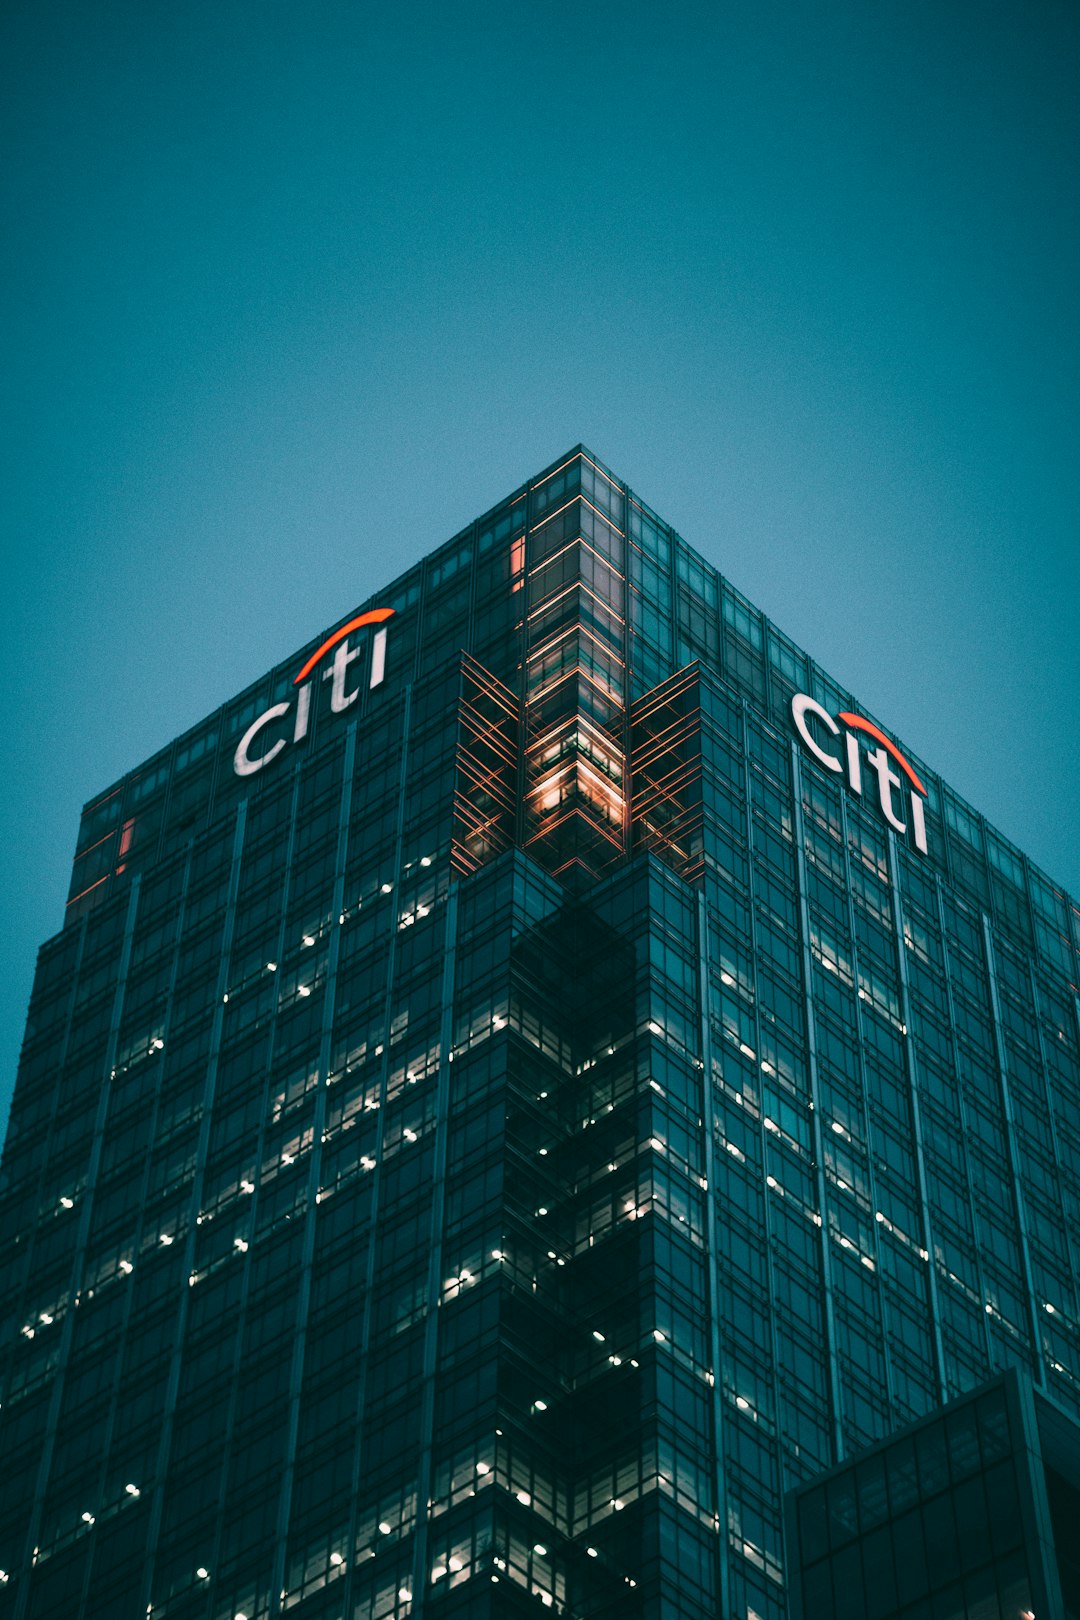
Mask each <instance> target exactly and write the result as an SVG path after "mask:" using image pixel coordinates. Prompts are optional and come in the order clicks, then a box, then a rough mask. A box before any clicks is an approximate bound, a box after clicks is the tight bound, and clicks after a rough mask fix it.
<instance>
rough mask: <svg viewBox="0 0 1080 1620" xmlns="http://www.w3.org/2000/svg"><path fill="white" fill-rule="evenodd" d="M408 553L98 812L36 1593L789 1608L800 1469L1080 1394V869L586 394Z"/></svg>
mask: <svg viewBox="0 0 1080 1620" xmlns="http://www.w3.org/2000/svg"><path fill="white" fill-rule="evenodd" d="M369 609H392V610H393V617H392V618H389V619H387V620H385V621H384V623H383V625H382V627H381V628H379V629H376V628H374V627H373V626H371V625H367V626H365V627H362V628H359V629H357V630H356V631H355V632H353V633H351V634H350V635H349V637H348V638H341V639H338V640H336V642H335V640H334V637H330V638H329V641H328V642H327V644H326V647H325V650H324V649H323V646H322V644H323V639H324V638H322V637H320V638H318V639H317V640H314V641H313V642H312V643H311V645H310V646H309V647H307V648H305V649H301V651H300V652H299V653H297V654H296V655H295V656H294V657H293V658H290V659H289V660H288V662H287V663H285V664H283V665H281V666H279V667H278V668H277V669H275V670H273V671H271V672H270V674H269V675H267V676H266V677H265V679H263V680H261V681H260V682H258V683H257V684H256V685H255V686H253V687H251V688H250V689H249V690H248V691H246V692H244V693H242V694H241V695H240V696H239V697H237V698H236V699H235V700H233V701H232V702H230V703H228V704H226V705H225V706H224V707H223V708H222V709H221V710H220V711H219V712H218V713H217V714H215V715H213V716H212V717H211V718H210V719H208V720H207V721H206V722H205V723H203V724H202V725H200V726H198V727H196V728H194V729H193V730H192V731H191V732H189V733H187V734H186V735H184V736H183V737H180V738H178V739H177V740H176V741H175V742H174V743H173V744H172V745H171V746H170V747H169V748H167V749H165V750H163V751H162V753H161V754H160V755H159V756H157V757H156V758H154V759H152V760H150V761H148V762H147V763H146V764H145V765H142V766H140V767H139V768H138V769H137V770H135V771H132V772H131V773H130V774H129V775H128V776H126V777H125V778H124V779H123V781H121V782H120V783H118V784H116V785H115V786H114V787H112V788H111V789H109V791H108V792H106V793H104V794H102V795H100V796H99V797H97V798H96V799H94V800H93V801H91V802H90V804H88V805H87V807H86V810H85V812H84V815H83V819H82V824H81V828H80V834H79V840H78V845H77V849H76V855H75V860H74V866H73V876H72V883H71V890H70V897H69V902H68V908H67V918H66V923H65V926H64V928H63V930H62V931H61V932H60V933H59V934H58V935H57V936H56V937H55V938H54V939H52V940H50V941H48V942H47V943H46V944H45V945H44V946H43V947H42V951H41V955H40V959H39V963H38V971H37V977H36V980H35V986H34V992H33V997H32V1001H31V1008H30V1017H29V1023H28V1028H27V1036H26V1042H25V1046H24V1050H23V1057H22V1064H21V1068H20V1074H19V1080H18V1086H17V1089H16V1095H15V1101H14V1106H13V1112H12V1119H11V1125H10V1128H9V1134H8V1140H7V1145H6V1148H5V1155H4V1161H3V1187H2V1191H0V1199H2V1219H3V1230H4V1249H3V1253H4V1265H3V1274H2V1278H0V1288H2V1294H0V1298H2V1302H3V1318H2V1324H0V1358H2V1359H0V1378H2V1385H0V1399H2V1410H0V1447H2V1455H3V1458H4V1466H3V1469H2V1470H0V1498H2V1500H0V1620H6V1617H8V1616H10V1617H12V1620H52V1617H55V1620H75V1617H80V1620H81V1617H86V1620H91V1617H98V1616H102V1617H108V1620H112V1617H116V1620H125V1617H127V1616H132V1617H134V1620H143V1617H145V1616H147V1615H153V1616H155V1617H160V1616H171V1617H174V1620H195V1617H198V1620H238V1617H240V1616H243V1617H244V1620H268V1617H277V1616H279V1615H284V1614H285V1613H286V1612H288V1613H290V1614H291V1613H294V1612H295V1613H296V1614H297V1615H298V1617H299V1620H315V1617H318V1620H346V1617H348V1620H375V1617H388V1616H401V1617H404V1616H407V1615H408V1616H421V1615H424V1614H427V1613H430V1614H431V1615H433V1616H434V1615H436V1614H438V1615H441V1614H445V1615H446V1616H447V1617H451V1616H455V1615H463V1616H478V1617H483V1616H488V1615H490V1616H492V1617H495V1616H501V1615H504V1614H505V1615H517V1614H522V1615H531V1614H533V1613H535V1612H537V1611H539V1610H540V1609H543V1608H549V1609H552V1610H553V1611H554V1612H556V1613H558V1614H562V1615H565V1616H573V1617H580V1620H623V1617H634V1616H640V1617H642V1620H645V1617H648V1620H654V1617H656V1620H661V1617H663V1620H675V1617H679V1620H706V1617H708V1620H713V1617H723V1620H729V1617H731V1620H782V1617H783V1616H786V1614H787V1613H788V1607H787V1585H786V1582H787V1575H786V1565H785V1549H784V1529H783V1499H784V1494H785V1492H786V1491H789V1490H791V1489H792V1488H793V1487H796V1486H798V1485H800V1484H802V1483H804V1482H805V1481H807V1480H808V1479H809V1478H810V1477H811V1476H813V1475H815V1474H817V1473H819V1472H820V1471H821V1470H823V1469H828V1468H830V1467H832V1466H834V1465H835V1464H837V1463H839V1462H841V1461H842V1460H843V1459H845V1458H848V1457H851V1456H853V1455H854V1454H855V1453H857V1452H859V1451H861V1450H862V1449H863V1448H865V1447H867V1446H868V1445H872V1444H874V1443H875V1442H878V1441H880V1440H882V1439H883V1438H884V1437H886V1436H888V1435H890V1434H891V1433H893V1432H894V1431H895V1430H897V1429H898V1428H901V1427H902V1426H903V1425H905V1424H908V1423H910V1422H911V1421H912V1420H913V1419H916V1418H919V1417H920V1416H923V1415H924V1414H927V1413H929V1412H930V1411H932V1410H934V1409H935V1408H937V1407H938V1406H939V1405H940V1404H941V1403H942V1402H943V1401H945V1400H948V1399H950V1398H952V1397H955V1396H957V1395H960V1394H962V1393H963V1392H965V1391H968V1390H971V1389H973V1388H974V1387H975V1386H977V1385H979V1384H981V1383H983V1382H984V1381H985V1380H986V1379H987V1378H989V1377H991V1376H992V1375H993V1374H995V1373H997V1372H1000V1371H1002V1370H1004V1369H1006V1368H1017V1369H1020V1370H1021V1371H1022V1372H1023V1373H1024V1375H1025V1376H1026V1377H1027V1378H1028V1379H1030V1380H1031V1382H1032V1383H1033V1385H1034V1386H1035V1387H1036V1388H1037V1389H1038V1390H1039V1391H1040V1392H1041V1393H1042V1395H1044V1396H1045V1397H1046V1398H1047V1399H1049V1400H1051V1401H1053V1402H1054V1403H1056V1405H1057V1406H1059V1407H1060V1408H1061V1409H1062V1411H1064V1412H1066V1413H1073V1414H1074V1415H1075V1414H1076V1413H1077V1412H1078V1411H1080V1343H1078V1333H1080V1328H1078V1323H1080V1316H1078V1299H1077V1258H1078V1240H1077V1232H1078V1230H1080V1223H1078V1219H1077V1217H1078V1212H1080V1152H1078V1146H1080V1009H1078V1002H1077V991H1076V986H1077V984H1078V983H1080V909H1078V908H1077V906H1076V904H1075V903H1074V902H1072V901H1071V900H1070V899H1069V897H1068V896H1066V895H1065V894H1063V893H1062V892H1061V891H1060V890H1059V889H1058V888H1057V887H1056V886H1055V885H1054V884H1053V883H1052V882H1051V881H1050V880H1049V879H1048V878H1047V877H1046V876H1045V875H1044V874H1042V873H1041V872H1039V871H1038V870H1037V869H1036V868H1035V867H1034V866H1032V864H1031V863H1030V862H1029V861H1027V859H1026V858H1025V857H1024V856H1023V855H1022V854H1021V853H1020V851H1018V850H1016V849H1015V848H1013V847H1012V846H1011V845H1009V844H1008V843H1007V842H1006V841H1005V840H1004V839H1002V838H1001V837H1000V835H999V834H997V833H996V832H995V831H994V829H993V828H991V827H989V826H987V825H986V824H985V822H984V821H983V820H982V819H981V818H980V817H979V816H978V814H977V813H976V812H975V811H974V810H972V809H971V808H970V807H969V806H967V805H965V804H964V803H963V802H962V801H961V800H960V799H958V798H957V797H956V796H955V795H954V794H953V793H952V792H951V791H950V790H949V789H948V787H947V786H946V785H945V784H944V783H943V782H942V781H940V779H939V778H938V777H937V776H935V775H934V774H933V773H932V772H930V771H929V770H928V769H927V768H926V767H925V766H924V765H923V764H922V762H921V761H919V760H918V759H917V758H915V756H914V755H912V754H911V752H910V750H907V749H905V750H904V753H903V768H901V763H900V762H899V754H898V750H897V748H896V745H895V743H894V742H893V741H892V740H891V739H889V738H887V737H883V734H882V732H881V730H880V727H879V725H878V724H877V722H874V721H872V720H871V719H870V717H868V716H866V715H865V713H864V712H863V711H861V710H859V708H858V705H857V703H856V701H855V700H854V699H853V698H852V697H851V696H850V694H848V693H846V692H844V691H842V690H841V689H839V688H838V687H837V686H836V685H835V684H834V683H833V682H832V681H831V680H830V679H829V678H828V676H826V675H825V674H824V672H823V671H821V670H820V669H819V668H818V667H817V666H816V665H815V664H814V663H813V662H812V661H811V660H810V659H809V658H808V657H807V656H806V655H805V654H804V653H802V652H801V651H800V650H799V649H798V648H796V647H795V646H793V645H792V644H791V643H790V642H789V641H788V640H787V639H786V638H785V637H784V636H782V635H781V634H780V632H779V631H777V630H776V629H775V628H774V627H773V626H772V625H771V624H769V622H768V621H767V620H765V619H764V618H763V617H762V615H761V614H760V613H759V612H758V611H757V610H756V609H755V608H753V607H752V606H751V605H750V604H749V603H748V602H747V601H746V600H745V599H744V598H743V597H741V596H740V595H739V594H738V592H736V591H735V590H734V589H733V588H732V587H731V586H730V585H729V584H728V583H727V581H726V580H724V579H723V578H721V577H720V576H719V575H718V574H717V573H716V571H715V570H714V569H713V568H711V567H710V566H709V564H708V563H706V562H705V561H704V559H703V558H701V557H700V556H699V555H698V554H697V553H695V552H694V551H692V550H691V548H690V547H689V546H687V545H686V544H685V543H684V542H683V541H682V540H681V539H680V537H679V536H678V535H676V534H674V533H673V532H672V531H671V529H670V528H669V527H667V526H666V525H665V524H664V523H663V522H662V521H661V520H660V519H659V518H658V517H656V515H655V514H654V513H652V512H651V511H650V510H649V509H648V508H647V507H646V506H644V505H643V504H642V503H641V502H640V501H639V500H638V499H637V498H636V497H635V496H634V495H633V493H632V491H630V490H629V489H628V488H627V487H626V486H625V485H624V484H623V483H621V482H620V481H619V480H618V479H616V478H615V477H613V475H612V474H611V473H610V472H609V471H608V470H607V469H605V468H604V467H603V466H602V465H601V464H600V463H599V462H598V461H597V460H596V459H595V458H594V457H593V456H591V455H590V454H589V453H588V452H587V451H585V450H584V449H583V448H581V447H578V449H576V450H575V451H573V452H571V453H570V454H569V455H567V456H566V457H564V458H563V459H562V460H561V461H560V462H559V463H558V464H556V465H555V466H554V467H552V468H551V469H549V470H548V471H546V472H545V473H543V474H542V475H540V476H539V477H538V478H536V479H534V480H531V481H530V482H529V483H528V484H527V485H525V486H523V487H522V488H521V489H519V490H517V491H516V492H515V493H514V494H513V495H512V496H511V497H510V498H509V499H507V500H506V501H505V502H503V503H501V504H500V506H498V507H497V508H496V509H495V510H494V511H492V512H490V513H488V514H486V515H485V516H483V517H481V518H480V519H478V520H477V521H476V522H475V523H473V524H472V525H470V527H469V528H467V529H466V530H464V531H463V532H462V533H461V534H459V535H457V536H455V537H454V539H452V540H451V541H449V542H448V543H447V544H446V545H444V546H442V547H440V548H439V550H437V551H436V552H434V553H433V554H432V555H431V556H429V557H427V558H426V559H424V560H423V562H422V563H420V564H418V565H417V566H416V567H415V568H414V569H412V570H411V571H410V572H409V573H407V574H406V575H404V576H403V577H402V578H400V579H398V580H396V581H395V582H393V583H392V584H391V585H390V586H389V587H387V588H386V589H385V590H382V591H380V593H379V594H378V596H377V597H375V596H372V597H371V598H369V599H368V600H367V601H366V602H365V603H363V604H362V605H361V614H362V613H363V611H364V610H369ZM346 622H351V621H343V625H344V624H345V623H346ZM317 654H318V655H320V656H318V657H317V658H316V655H317ZM312 659H315V663H314V664H313V665H312V667H311V669H310V670H308V665H311V664H312ZM305 672H306V673H305ZM309 676H310V678H309ZM324 677H325V678H324ZM797 698H798V699H800V700H801V699H805V700H806V702H808V703H810V704H812V705H813V708H812V709H811V710H810V711H805V710H804V709H800V706H799V704H798V703H794V700H796V699H797ZM793 703H794V707H793ZM807 712H808V713H809V714H810V719H809V720H807V719H805V718H803V720H802V721H801V724H797V723H796V714H797V713H798V714H805V713H807ZM834 717H839V718H834ZM868 727H873V733H871V731H870V730H869V729H867V728H868ZM844 728H846V729H844ZM875 738H883V740H881V741H880V742H879V747H878V749H877V751H876V755H875V752H874V750H873V749H872V747H871V743H872V742H873V740H874V739H875ZM845 751H846V752H845ZM890 761H891V762H892V763H891V764H890ZM894 765H895V770H893V766H894ZM905 771H906V772H907V778H906V779H904V780H903V781H902V776H903V772H905ZM845 772H846V774H845ZM890 773H891V775H890ZM875 777H876V779H877V780H876V783H875ZM909 780H910V781H911V782H917V783H918V795H917V796H916V789H915V787H910V788H909V786H908V781H909ZM893 783H895V784H896V785H895V787H894V786H893V785H892V784H893ZM920 834H921V836H920ZM923 846H925V847H923ZM823 1612H824V1611H823ZM996 1612H997V1611H996V1610H993V1609H986V1610H985V1612H983V1611H980V1620H990V1616H992V1615H993V1614H995V1613H996ZM1004 1612H1005V1611H1002V1613H1004ZM1009 1620H1013V1617H1012V1616H1011V1614H1010V1617H1009ZM1039 1620H1044V1617H1043V1615H1042V1614H1040V1615H1039Z"/></svg>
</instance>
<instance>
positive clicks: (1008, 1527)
mask: <svg viewBox="0 0 1080 1620" xmlns="http://www.w3.org/2000/svg"><path fill="white" fill-rule="evenodd" d="M789 1515H790V1516H789V1525H788V1532H789V1533H788V1546H789V1548H790V1549H791V1550H792V1568H791V1570H790V1577H791V1579H790V1592H791V1608H792V1614H793V1617H794V1620H813V1617H814V1616H815V1615H834V1616H835V1617H836V1620H888V1617H890V1616H894V1615H895V1616H899V1617H901V1620H968V1617H969V1616H971V1617H976V1620H981V1617H982V1616H984V1615H1001V1616H1005V1617H1007V1620H1034V1616H1036V1615H1040V1616H1041V1615H1051V1616H1060V1617H1061V1620H1077V1616H1080V1545H1078V1536H1077V1530H1078V1529H1080V1429H1078V1428H1077V1426H1076V1424H1075V1423H1073V1422H1072V1421H1071V1420H1070V1419H1068V1418H1066V1417H1065V1416H1064V1414H1063V1413H1062V1412H1061V1410H1060V1408H1057V1407H1054V1406H1051V1405H1050V1404H1049V1403H1048V1402H1047V1401H1045V1400H1043V1399H1042V1398H1041V1397H1040V1396H1038V1395H1037V1394H1035V1393H1034V1392H1033V1390H1032V1388H1031V1385H1030V1383H1029V1381H1028V1380H1027V1379H1026V1378H1023V1377H1022V1375H1020V1374H1019V1373H1017V1371H1016V1369H1015V1368H1013V1369H1011V1370H1010V1371H1009V1372H1008V1373H1004V1374H1002V1375H1001V1376H1000V1377H999V1378H997V1379H995V1380H994V1382H993V1383H991V1384H989V1385H985V1386H983V1387H982V1389H981V1390H979V1391H978V1392H977V1393H975V1394H973V1395H968V1396H964V1397H961V1398H960V1399H959V1400H957V1401H954V1402H951V1403H950V1404H949V1405H948V1406H947V1407H946V1408H945V1409H944V1410H942V1411H940V1412H938V1413H936V1414H935V1415H934V1416H932V1417H930V1418H927V1419H924V1420H923V1421H922V1422H919V1423H916V1424H913V1425H912V1426H910V1427H909V1428H907V1429H905V1430H904V1431H903V1432H902V1433H901V1434H900V1435H898V1436H896V1437H895V1438H893V1439H889V1440H886V1441H884V1442H883V1443H882V1444H881V1445H878V1446H875V1447H873V1448H872V1449H871V1450H870V1451H868V1452H866V1453H865V1454H863V1455H862V1456H860V1457H857V1458H854V1459H852V1460H851V1461H850V1462H848V1463H845V1464H842V1465H841V1466H840V1467H839V1468H836V1469H833V1470H832V1472H831V1473H830V1474H829V1475H828V1476H827V1477H826V1479H825V1480H824V1481H822V1482H820V1483H815V1484H812V1485H809V1486H805V1487H803V1489H802V1490H801V1491H798V1492H796V1493H793V1496H792V1498H791V1499H790V1507H789Z"/></svg>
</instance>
